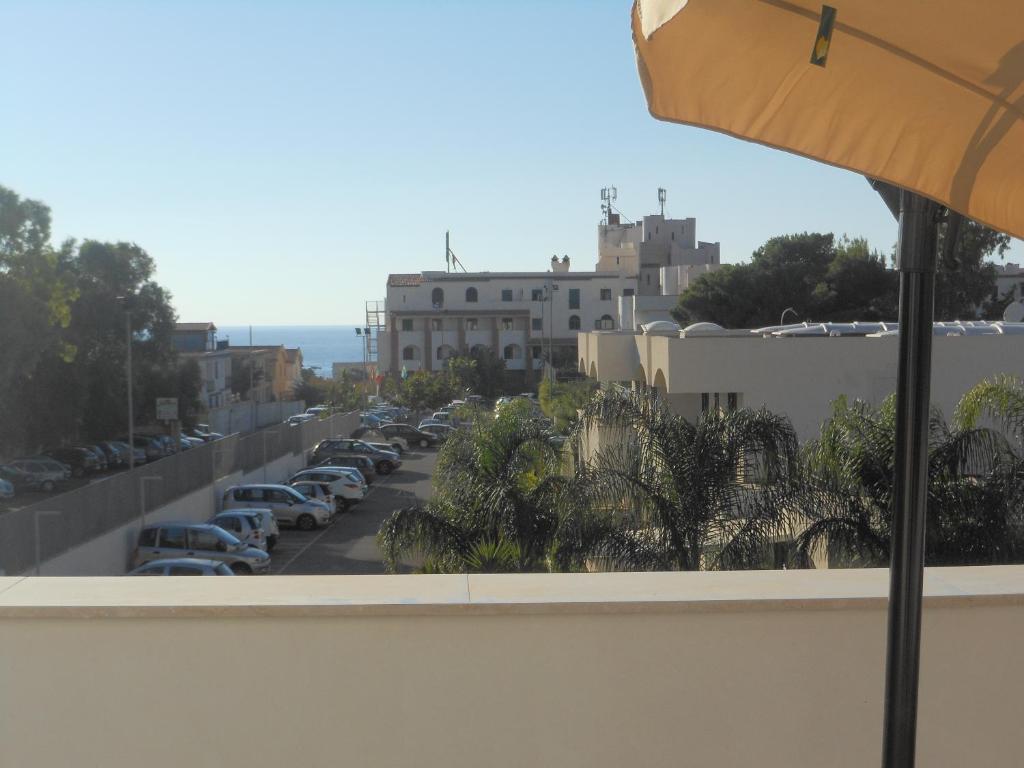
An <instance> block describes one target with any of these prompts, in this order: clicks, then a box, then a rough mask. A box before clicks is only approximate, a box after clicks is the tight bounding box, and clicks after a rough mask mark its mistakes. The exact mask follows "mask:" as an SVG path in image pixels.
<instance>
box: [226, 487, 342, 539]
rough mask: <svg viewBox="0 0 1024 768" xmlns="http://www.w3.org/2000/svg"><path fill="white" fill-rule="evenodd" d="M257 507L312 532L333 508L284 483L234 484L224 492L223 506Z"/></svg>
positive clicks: (325, 521)
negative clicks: (308, 497)
mask: <svg viewBox="0 0 1024 768" xmlns="http://www.w3.org/2000/svg"><path fill="white" fill-rule="evenodd" d="M249 507H257V508H262V509H269V510H270V511H271V512H273V513H274V517H275V518H277V521H278V523H281V524H284V525H294V526H295V527H297V528H299V529H301V530H303V531H311V530H313V529H314V528H316V527H317V526H319V525H327V524H328V523H330V522H331V515H332V513H333V510H332V509H331V508H330V507H328V506H327V505H326V504H324V503H323V502H320V501H316V500H315V499H307V498H306V497H305V496H303V495H302V494H301V493H299V492H298V491H296V490H295V489H294V488H291V487H289V486H287V485H272V484H253V485H233V486H231V487H230V488H228V489H227V490H226V491H224V498H223V505H222V508H223V509H243V508H249Z"/></svg>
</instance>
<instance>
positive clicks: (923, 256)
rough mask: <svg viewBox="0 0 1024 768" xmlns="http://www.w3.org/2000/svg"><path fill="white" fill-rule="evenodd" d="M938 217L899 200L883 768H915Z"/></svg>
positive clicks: (915, 201)
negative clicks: (896, 362)
mask: <svg viewBox="0 0 1024 768" xmlns="http://www.w3.org/2000/svg"><path fill="white" fill-rule="evenodd" d="M937 210H938V206H937V205H936V204H935V203H933V202H931V201H930V200H926V199H924V198H922V197H920V196H918V195H916V194H914V193H912V192H907V191H906V190H904V191H902V193H901V195H900V237H899V264H898V269H899V272H900V316H899V321H900V335H899V372H898V378H897V381H896V478H895V501H894V503H895V508H894V510H893V532H892V544H891V546H892V562H891V567H890V575H889V579H890V580H889V622H888V635H887V650H886V660H885V716H884V725H883V733H882V766H883V768H912V766H913V765H914V750H915V747H916V741H917V686H918V671H919V669H920V655H921V592H922V587H923V581H924V541H925V506H926V501H927V498H928V401H929V395H930V391H931V364H932V320H933V312H934V303H935V251H936V212H937Z"/></svg>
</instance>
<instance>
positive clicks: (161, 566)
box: [128, 557, 235, 576]
mask: <svg viewBox="0 0 1024 768" xmlns="http://www.w3.org/2000/svg"><path fill="white" fill-rule="evenodd" d="M128 575H129V576H234V575H235V572H234V571H232V570H231V568H230V567H228V566H227V565H226V564H225V563H221V562H218V561H217V560H200V559H199V558H198V557H169V558H167V559H166V560H150V561H149V562H148V563H144V564H142V565H140V566H139V567H138V568H136V569H135V570H134V571H131V572H130V573H129V574H128Z"/></svg>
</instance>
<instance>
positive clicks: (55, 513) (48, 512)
mask: <svg viewBox="0 0 1024 768" xmlns="http://www.w3.org/2000/svg"><path fill="white" fill-rule="evenodd" d="M62 514H64V513H63V512H60V511H59V510H52V509H38V510H36V511H35V512H33V513H32V525H33V527H34V528H35V532H36V576H38V575H39V561H40V559H41V557H40V546H39V541H40V538H39V518H40V517H44V516H45V517H59V516H60V515H62Z"/></svg>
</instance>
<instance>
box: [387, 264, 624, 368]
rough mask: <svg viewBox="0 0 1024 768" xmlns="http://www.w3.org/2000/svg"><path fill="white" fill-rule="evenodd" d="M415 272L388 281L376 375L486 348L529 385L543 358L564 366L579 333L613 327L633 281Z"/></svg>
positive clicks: (560, 270) (557, 269)
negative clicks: (383, 328)
mask: <svg viewBox="0 0 1024 768" xmlns="http://www.w3.org/2000/svg"><path fill="white" fill-rule="evenodd" d="M552 267H553V270H552V271H550V272H450V273H449V272H421V273H418V274H396V275H390V276H389V277H388V288H387V300H386V318H387V319H386V327H385V330H384V331H382V332H381V333H380V335H379V337H378V359H379V363H380V369H381V370H382V371H385V372H391V373H395V372H398V371H401V369H402V368H403V367H404V368H405V369H406V370H407V371H409V372H410V373H411V372H413V371H418V370H426V371H437V370H441V369H443V367H444V365H445V363H446V361H447V359H448V358H449V357H452V356H454V355H456V354H464V353H467V352H471V351H472V350H473V349H474V348H476V347H480V346H482V347H487V348H489V349H491V350H492V351H493V352H495V353H496V354H497V355H499V356H500V357H502V358H504V360H505V365H506V368H507V369H508V370H510V371H522V372H523V374H524V379H525V382H524V383H527V384H529V383H532V382H533V380H534V378H535V373H534V372H535V371H536V370H537V369H539V368H540V367H541V366H542V363H543V360H544V359H546V358H547V357H548V350H549V349H550V350H551V357H552V359H553V360H554V361H555V363H556V365H557V364H558V362H559V360H560V358H562V359H565V360H566V361H567V362H568V363H569V365H570V366H571V365H572V364H573V363H574V361H575V359H576V336H577V334H578V333H579V332H580V331H581V330H594V329H603V330H614V329H615V328H617V327H618V324H617V321H616V318H617V315H618V300H619V298H621V297H622V296H629V295H632V293H633V292H634V291H635V290H636V280H635V279H634V278H630V277H628V276H626V275H622V274H619V273H617V272H596V271H595V272H590V271H588V272H572V271H570V270H569V261H568V259H565V260H560V261H558V262H554V261H553V262H552Z"/></svg>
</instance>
